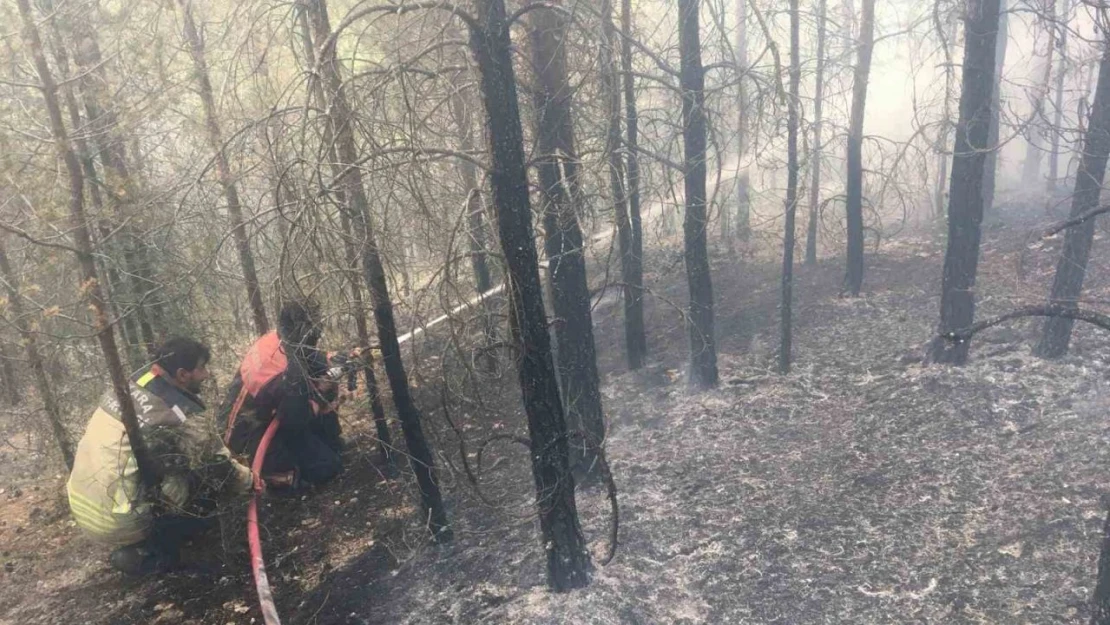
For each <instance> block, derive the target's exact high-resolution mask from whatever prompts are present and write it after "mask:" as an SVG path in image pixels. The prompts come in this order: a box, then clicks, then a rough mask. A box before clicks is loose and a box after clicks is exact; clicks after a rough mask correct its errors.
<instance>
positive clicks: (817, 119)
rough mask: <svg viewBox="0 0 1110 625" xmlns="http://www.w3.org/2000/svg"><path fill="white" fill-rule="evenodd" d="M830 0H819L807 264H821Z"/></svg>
mask: <svg viewBox="0 0 1110 625" xmlns="http://www.w3.org/2000/svg"><path fill="white" fill-rule="evenodd" d="M827 13H828V0H817V75H816V76H815V77H814V87H813V89H814V91H813V155H812V156H811V157H810V165H809V166H810V170H811V172H812V179H811V180H810V186H809V225H808V226H807V227H806V259H805V264H806V266H810V267H811V266H813V265H816V264H817V218H818V215H817V209H818V207H819V206H820V204H821V122H822V106H823V105H824V100H825V30H826V28H827V27H826V16H827Z"/></svg>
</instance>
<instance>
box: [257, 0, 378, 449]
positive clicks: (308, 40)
mask: <svg viewBox="0 0 1110 625" xmlns="http://www.w3.org/2000/svg"><path fill="white" fill-rule="evenodd" d="M297 21H298V23H299V25H300V31H301V32H300V34H301V44H302V47H303V49H304V55H305V65H306V66H307V67H306V69H311V68H315V67H316V49H315V46H314V45H313V43H312V27H311V25H310V24H309V22H308V13H307V11H305V10H300V11H298V12H297ZM312 94H313V96H314V97H315V98H316V103H317V105H318V106H319V107H320V108H321V109H322V110H326V109H327V106H328V98H327V95H326V94H325V93H324V87H323V85H322V84H321V83H320V81H319V80H315V81H312ZM331 128H332V126H331V124H330V123H329V124H328V125H325V126H324V132H323V142H322V143H323V145H324V146H326V147H325V153H326V154H327V158H328V162H329V163H331V169H332V175H333V176H334V178H335V181H337V182H338V181H339V180H340V179H341V178H342V177H343V170H342V167H340V165H339V157H338V156H337V155H336V152H335V137H334V133H333V132H332V130H331ZM275 191H277V189H276V188H275ZM335 197H336V201H337V203H338V204H339V205H340V210H339V220H340V224H339V225H340V228H341V229H342V230H343V252H344V259H345V260H346V262H347V268H346V269H347V271H346V274H347V279H348V282H349V286H350V292H351V301H352V303H353V305H354V310H353V311H351V313H352V315H353V316H354V319H355V333H356V334H357V336H358V343H359V347H360V348H361V349H362V358H363V359H364V361H363V366H362V375H363V378H364V379H365V381H366V396H367V399H369V401H370V414H371V415H372V416H373V418H374V430H375V432H376V434H377V436H378V449H379V451H380V452H381V454H382V459H383V460H384V461H385V463H386V464H387V465H388V466H389V467H390V468H391V470H392V469H393V468H395V467H396V458H395V457H394V454H393V434H392V433H391V432H390V430H389V422H388V421H387V420H386V416H385V407H384V406H383V405H382V398H381V388H380V387H379V386H378V376H377V374H376V373H374V353H373V352H372V351H371V348H370V330H369V326H368V324H367V322H366V302H365V299H364V297H363V293H362V286H360V284H359V282H360V280H362V276H361V275H360V273H359V267H358V266H359V258H358V248H357V247H356V246H355V241H354V238H353V235H352V232H353V230H352V227H351V218H350V216H349V214H348V212H347V208H346V207H347V206H348V204H347V195H346V193H344V192H343V189H341V188H340V189H336V190H335ZM275 204H280V202H275Z"/></svg>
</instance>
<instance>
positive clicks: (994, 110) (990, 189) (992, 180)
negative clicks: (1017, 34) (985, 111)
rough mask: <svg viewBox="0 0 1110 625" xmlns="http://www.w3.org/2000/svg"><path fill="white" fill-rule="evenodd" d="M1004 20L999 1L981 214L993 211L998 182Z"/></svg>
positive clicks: (1003, 3) (1005, 36)
mask: <svg viewBox="0 0 1110 625" xmlns="http://www.w3.org/2000/svg"><path fill="white" fill-rule="evenodd" d="M1008 22H1009V20H1008V19H1007V18H1006V0H1001V2H1000V4H999V14H998V38H997V39H996V40H995V44H994V85H993V88H992V90H991V127H990V134H989V135H988V137H987V147H988V149H989V151H988V152H987V162H986V164H985V165H984V171H983V212H984V213H990V212H991V211H992V210H994V188H995V185H996V183H997V181H998V151H999V150H1000V149H1001V147H1002V146H1000V145H999V144H998V142H999V139H1000V137H1001V122H1002V69H1003V67H1004V66H1005V64H1006V44H1007V42H1008V41H1009V34H1008V31H1007V23H1008Z"/></svg>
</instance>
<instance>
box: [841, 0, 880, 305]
mask: <svg viewBox="0 0 1110 625" xmlns="http://www.w3.org/2000/svg"><path fill="white" fill-rule="evenodd" d="M874 28H875V0H863V12H862V13H861V14H860V19H859V42H858V48H857V49H858V55H857V57H856V70H855V78H854V80H853V82H852V113H851V119H850V120H849V126H848V190H847V195H848V201H847V204H848V205H847V209H846V210H847V216H848V271H847V274H846V275H845V277H844V290H845V291H847V292H848V293H850V294H851V295H852V297H859V292H860V289H861V288H862V287H863V112H864V107H865V106H866V104H867V80H868V77H869V76H870V74H871V49H872V48H873V47H874Z"/></svg>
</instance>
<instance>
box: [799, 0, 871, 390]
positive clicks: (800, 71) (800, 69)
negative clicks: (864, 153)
mask: <svg viewBox="0 0 1110 625" xmlns="http://www.w3.org/2000/svg"><path fill="white" fill-rule="evenodd" d="M866 1H867V0H865V2H866ZM798 29H799V15H798V0H790V93H789V95H788V97H789V100H788V101H787V103H786V107H787V113H786V155H787V156H786V159H787V165H786V229H785V230H786V232H785V235H784V237H783V244H782V303H781V306H780V307H779V312H780V314H781V321H780V323H781V330H782V334H781V342H780V344H779V373H782V374H787V373H790V363H791V351H792V346H791V343H792V341H793V319H792V311H793V299H794V293H793V291H794V218H795V214H796V213H797V209H798V170H799V169H800V167H801V166H800V165H799V163H798V89H799V83H800V82H801V76H802V65H801V60H800V59H799V55H798V48H799V46H800V42H799V35H798Z"/></svg>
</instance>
